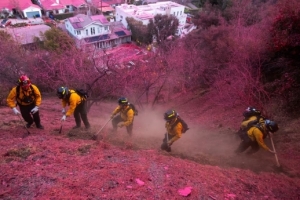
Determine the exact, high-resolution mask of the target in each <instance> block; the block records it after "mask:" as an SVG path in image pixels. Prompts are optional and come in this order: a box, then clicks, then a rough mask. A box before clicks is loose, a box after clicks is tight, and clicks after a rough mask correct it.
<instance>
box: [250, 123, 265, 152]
mask: <svg viewBox="0 0 300 200" xmlns="http://www.w3.org/2000/svg"><path fill="white" fill-rule="evenodd" d="M261 129H262V130H260V129H259V128H257V127H255V126H254V127H251V128H250V129H249V130H248V131H247V134H248V136H249V138H250V139H251V140H252V141H256V142H257V143H258V144H259V146H261V147H262V148H263V149H265V150H267V151H269V150H270V149H269V147H267V145H266V144H265V142H264V138H265V137H264V136H266V135H267V134H268V131H267V129H266V126H265V125H261ZM262 131H263V132H262Z"/></svg>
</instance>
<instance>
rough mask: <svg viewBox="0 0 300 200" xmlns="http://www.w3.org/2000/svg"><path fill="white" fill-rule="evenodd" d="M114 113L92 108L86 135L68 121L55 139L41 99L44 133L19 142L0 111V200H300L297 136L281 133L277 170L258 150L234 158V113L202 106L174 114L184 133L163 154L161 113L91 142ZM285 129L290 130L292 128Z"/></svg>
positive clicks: (16, 127)
mask: <svg viewBox="0 0 300 200" xmlns="http://www.w3.org/2000/svg"><path fill="white" fill-rule="evenodd" d="M115 106H116V103H114V102H113V103H111V102H103V103H98V105H94V106H93V107H92V108H91V111H90V113H89V120H90V123H91V124H92V129H91V130H90V131H86V130H84V129H81V130H76V131H75V130H72V129H71V127H73V126H74V121H73V118H69V119H68V120H67V121H66V122H65V123H64V124H63V128H62V133H61V134H59V133H58V131H59V128H60V126H61V122H60V118H61V113H60V112H61V106H60V101H59V100H58V99H57V98H52V97H45V98H44V100H43V102H42V106H41V108H40V110H41V111H40V112H41V119H42V124H43V125H44V127H45V130H39V129H36V128H35V127H32V128H30V129H29V131H30V133H31V134H30V135H29V136H28V137H25V138H22V136H23V135H24V134H25V133H26V129H25V128H24V127H23V124H24V123H23V122H22V121H21V120H20V119H19V118H18V117H17V116H15V115H13V113H12V111H11V110H10V109H9V108H7V107H0V116H1V121H0V130H1V131H0V156H1V157H0V168H1V173H0V181H1V187H0V198H1V199H255V200H257V199H299V198H300V169H299V166H300V159H299V158H300V153H299V152H300V151H299V147H297V143H295V144H294V143H293V139H295V137H298V135H299V133H297V132H295V131H297V129H292V128H281V129H280V133H278V135H277V136H275V137H276V138H274V139H275V145H276V150H277V152H278V157H279V161H280V163H281V164H282V167H281V168H278V167H276V165H275V164H276V162H275V158H274V156H273V155H271V154H269V153H268V152H265V151H263V150H260V151H259V152H258V153H256V154H255V155H252V156H247V155H244V154H243V155H235V154H234V153H233V151H234V149H235V148H236V147H237V145H238V143H239V140H238V139H237V138H236V137H235V135H234V134H233V133H234V132H235V131H236V130H235V128H236V127H235V126H236V125H237V126H238V124H239V122H240V120H241V119H240V118H241V117H239V116H237V115H236V113H238V112H240V110H239V109H236V113H234V112H233V111H232V112H223V111H222V110H221V112H220V110H219V109H215V110H214V109H209V108H207V107H205V106H204V105H203V106H202V107H201V108H199V107H192V108H193V109H191V108H188V107H184V106H182V107H180V108H179V109H178V112H179V113H180V115H181V116H182V117H183V118H185V119H186V121H187V122H189V125H190V128H191V129H190V130H189V131H188V132H187V133H186V134H184V135H183V137H182V138H181V139H180V140H178V141H177V142H175V143H174V145H173V146H172V152H171V153H167V152H162V151H161V150H160V149H159V147H160V144H161V142H162V139H163V134H164V132H165V130H164V120H163V117H162V116H163V112H164V111H165V110H166V109H168V108H169V107H168V106H167V105H161V106H160V107H156V108H155V109H147V108H140V113H139V115H138V116H137V117H136V118H135V122H134V136H133V137H132V138H129V137H128V135H127V134H126V131H125V129H124V128H123V129H120V130H118V132H117V134H115V135H113V134H111V133H110V130H111V124H110V123H108V125H107V126H106V127H105V128H104V129H103V131H102V132H101V133H100V135H101V136H102V137H103V138H102V139H101V140H98V141H95V140H92V139H91V138H92V135H93V134H94V133H96V132H97V131H98V130H99V129H100V128H101V127H102V126H103V125H104V124H105V123H106V122H107V120H108V119H109V116H110V113H111V111H112V110H113V109H114V108H115ZM189 106H195V105H193V104H192V103H191V104H189ZM200 109H202V110H200ZM199 113H201V115H200V114H199ZM221 113H226V115H225V114H223V115H221ZM233 117H235V119H234V120H232V118H233ZM232 121H236V124H232ZM230 122H231V123H230ZM290 123H295V124H297V120H294V121H290ZM280 134H281V135H280ZM284 134H287V135H288V136H289V137H284ZM292 137H293V138H292ZM99 138H100V137H99ZM287 138H288V139H289V140H288V139H287ZM296 139H297V138H296ZM296 141H297V140H294V142H296ZM267 145H268V146H270V143H269V141H268V139H267ZM181 189H186V190H189V189H191V193H190V194H189V196H188V197H184V195H183V196H182V195H180V194H179V190H181Z"/></svg>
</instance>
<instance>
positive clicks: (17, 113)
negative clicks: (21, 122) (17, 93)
mask: <svg viewBox="0 0 300 200" xmlns="http://www.w3.org/2000/svg"><path fill="white" fill-rule="evenodd" d="M12 110H13V112H14V114H15V115H19V114H21V113H20V112H19V111H18V109H17V108H16V107H14V108H12Z"/></svg>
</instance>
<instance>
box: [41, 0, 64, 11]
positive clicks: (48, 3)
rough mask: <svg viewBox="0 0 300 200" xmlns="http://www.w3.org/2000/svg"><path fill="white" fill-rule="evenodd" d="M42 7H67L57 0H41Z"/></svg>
mask: <svg viewBox="0 0 300 200" xmlns="http://www.w3.org/2000/svg"><path fill="white" fill-rule="evenodd" d="M40 2H41V5H42V7H43V8H44V9H45V10H56V9H63V8H65V6H64V5H62V4H60V3H59V4H58V3H57V2H56V0H40Z"/></svg>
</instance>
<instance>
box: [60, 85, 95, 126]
mask: <svg viewBox="0 0 300 200" xmlns="http://www.w3.org/2000/svg"><path fill="white" fill-rule="evenodd" d="M56 95H57V97H58V98H59V99H61V100H62V107H63V108H62V114H63V117H62V118H61V121H65V120H66V119H67V117H70V116H71V115H72V114H73V115H74V118H75V123H76V126H74V127H73V129H77V128H80V127H81V120H82V121H83V123H84V125H85V128H86V129H90V127H91V126H90V123H89V120H88V117H87V108H86V98H85V97H83V96H80V95H79V94H78V93H77V92H76V91H75V90H71V89H69V88H67V87H59V88H58V89H57V91H56ZM67 105H69V109H68V111H66V106H67Z"/></svg>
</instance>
